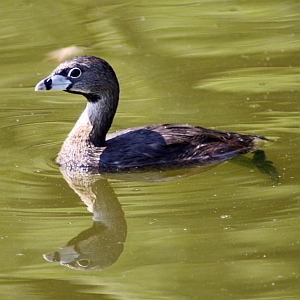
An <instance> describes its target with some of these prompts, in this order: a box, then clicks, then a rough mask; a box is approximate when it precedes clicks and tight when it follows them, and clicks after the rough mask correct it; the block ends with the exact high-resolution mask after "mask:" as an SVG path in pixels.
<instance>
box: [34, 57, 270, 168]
mask: <svg viewBox="0 0 300 300" xmlns="http://www.w3.org/2000/svg"><path fill="white" fill-rule="evenodd" d="M35 90H36V91H40V90H63V91H66V92H69V93H74V94H81V95H83V96H85V97H86V98H87V107H86V109H85V110H84V111H83V113H82V115H81V116H80V118H79V119H78V121H77V123H76V124H75V126H74V128H73V129H72V131H71V132H70V134H69V135H68V137H67V139H66V140H65V142H64V144H63V146H62V148H61V150H60V152H59V154H58V157H57V163H58V164H59V165H64V166H67V167H76V168H77V167H79V168H97V169H99V170H100V171H101V170H103V171H119V170H127V169H136V168H137V169H140V168H145V167H158V168H172V167H182V166H190V165H207V164H213V163H218V162H222V161H226V160H229V159H232V158H235V157H238V156H240V155H243V154H245V153H247V152H250V151H252V150H254V149H256V148H257V147H258V146H260V145H262V144H263V143H264V141H266V140H267V139H266V138H264V137H262V136H256V135H242V134H237V133H231V132H222V131H217V130H211V129H205V128H202V127H195V126H189V125H178V124H162V125H148V126H143V127H135V128H129V129H125V130H121V131H118V132H116V133H112V134H107V132H108V130H109V128H110V126H111V124H112V121H113V118H114V115H115V112H116V109H117V106H118V101H119V84H118V80H117V77H116V75H115V73H114V71H113V69H112V68H111V66H110V65H109V64H108V63H107V62H106V61H104V60H103V59H100V58H98V57H94V56H78V57H75V58H72V59H70V60H67V61H65V62H63V63H62V64H60V65H59V66H58V67H57V68H56V69H55V70H54V71H53V72H52V74H51V75H50V76H49V77H47V78H46V79H44V80H42V81H40V82H39V83H38V84H37V85H36V87H35Z"/></svg>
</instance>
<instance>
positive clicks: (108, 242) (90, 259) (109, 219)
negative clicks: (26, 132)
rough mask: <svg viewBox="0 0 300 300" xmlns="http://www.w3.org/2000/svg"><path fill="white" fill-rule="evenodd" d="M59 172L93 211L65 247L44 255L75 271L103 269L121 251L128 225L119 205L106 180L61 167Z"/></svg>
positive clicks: (113, 260) (47, 258)
mask: <svg viewBox="0 0 300 300" xmlns="http://www.w3.org/2000/svg"><path fill="white" fill-rule="evenodd" d="M68 171H69V170H68ZM61 172H62V174H63V176H64V178H65V180H66V181H67V182H68V184H69V185H70V187H71V188H72V189H73V190H74V191H75V192H76V193H77V194H78V195H79V196H80V198H81V200H82V201H83V202H84V203H85V204H86V205H87V207H88V210H89V211H90V212H91V213H93V221H94V222H93V225H92V227H91V228H88V229H86V230H84V231H82V232H81V233H79V234H78V235H77V236H76V237H74V238H73V239H71V240H70V241H69V242H68V243H67V244H65V245H64V246H62V247H59V248H58V249H56V250H54V251H51V252H49V253H47V254H44V258H45V259H46V260H47V261H49V262H59V263H60V264H61V265H64V266H67V267H69V268H72V269H77V270H88V269H94V270H95V269H98V270H99V269H104V268H106V267H108V266H110V265H112V264H113V263H114V262H115V261H116V260H117V259H118V257H119V256H120V255H121V253H122V251H123V247H124V242H125V239H126V234H127V224H126V220H125V217H124V212H123V210H122V207H121V204H120V203H119V201H118V199H117V196H116V195H115V193H114V191H113V189H112V188H111V187H110V185H109V183H108V181H107V180H106V179H104V178H101V177H100V176H99V175H98V176H97V175H87V174H83V173H72V172H67V170H66V169H63V168H61Z"/></svg>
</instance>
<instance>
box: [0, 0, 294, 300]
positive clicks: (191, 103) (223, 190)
mask: <svg viewBox="0 0 300 300" xmlns="http://www.w3.org/2000/svg"><path fill="white" fill-rule="evenodd" d="M165 3H167V4H163V2H162V1H130V2H125V1H124V2H122V1H109V2H108V1H55V0H54V1H51V2H49V1H48V2H44V1H18V0H17V1H13V2H11V1H2V2H1V4H0V6H1V9H0V16H1V18H0V20H1V21H0V22H1V26H0V41H1V44H0V45H1V47H0V61H1V68H0V92H1V100H0V104H1V106H0V116H1V118H0V120H1V123H0V126H1V136H0V138H1V141H0V143H1V148H0V149H1V150H0V157H1V162H2V164H1V167H0V189H1V193H0V195H1V196H0V214H1V229H0V245H1V246H0V247H1V257H2V260H1V261H2V263H1V264H0V298H1V299H9V300H10V299H24V300H27V299H30V300H31V299H64V300H65V299H172V300H173V299H300V208H299V205H300V203H299V202H300V180H299V178H300V175H299V174H300V163H299V148H300V139H299V131H300V125H299V124H300V123H299V121H300V116H299V107H300V105H299V89H300V84H299V81H300V75H299V71H300V64H299V50H300V37H299V34H300V21H299V14H300V5H299V3H298V1H296V0H294V1H213V0H211V1H194V2H192V1H165ZM71 46H76V47H73V48H68V49H69V51H70V49H73V53H74V55H75V54H81V53H83V54H92V55H97V56H101V57H103V58H105V59H106V60H107V61H108V62H110V64H111V65H112V66H113V67H114V69H115V71H116V73H117V75H118V78H119V81H120V85H121V102H120V105H119V109H118V113H117V115H116V118H115V121H114V123H113V128H112V130H117V129H122V128H125V127H132V126H137V125H143V124H149V123H163V122H165V123H167V122H177V123H189V124H193V125H202V126H205V127H215V128H218V129H222V130H228V131H238V132H243V133H254V134H261V135H265V136H267V137H269V138H271V139H272V140H273V142H271V143H269V144H268V145H267V146H266V147H265V148H264V150H265V153H266V155H267V158H268V160H270V161H272V162H273V165H274V166H275V167H276V169H277V171H278V175H279V182H278V183H276V182H275V181H274V180H273V179H272V178H270V177H269V176H268V175H266V174H264V173H262V172H260V171H259V170H258V169H257V168H255V167H253V166H252V165H251V164H248V165H247V164H246V163H243V162H241V161H236V163H233V162H229V163H224V164H222V165H219V166H216V167H214V168H209V169H205V170H204V169H201V168H198V169H194V170H190V171H188V172H186V173H185V172H183V171H176V172H169V173H151V174H148V173H146V174H137V175H134V176H129V175H128V176H126V177H116V176H108V178H107V179H101V180H100V179H99V178H88V179H87V178H85V179H82V178H81V179H78V182H70V181H69V183H67V181H66V180H65V179H64V178H63V175H62V174H61V172H60V171H59V169H58V167H57V166H56V165H55V164H54V163H53V158H54V157H55V155H56V153H57V152H58V150H59V148H60V145H61V144H62V142H63V140H64V138H65V137H66V135H67V133H68V132H69V130H70V129H71V128H72V126H73V123H74V122H75V120H76V118H77V117H78V115H79V114H80V112H81V110H83V108H84V106H85V100H84V99H83V98H82V97H79V96H76V95H69V94H66V93H53V92H52V93H50V92H48V93H34V92H33V88H34V86H35V84H36V83H37V82H38V81H39V80H40V79H42V78H43V77H44V76H46V75H48V74H49V73H50V72H51V71H52V69H53V68H54V67H55V66H56V65H57V64H58V60H59V59H64V57H65V56H64V55H65V53H66V52H68V51H66V50H65V51H63V50H62V49H63V48H66V47H71ZM54 51H58V52H54ZM251 157H252V156H251V155H249V156H247V158H249V159H250V158H251ZM66 179H67V178H66ZM171 179H172V180H171ZM97 180H98V181H97ZM83 184H84V185H83ZM93 197H94V198H93ZM93 199H100V200H101V201H102V202H101V201H100V202H99V203H98V202H97V203H98V204H97V205H98V206H97V207H96V212H95V211H94V213H95V215H94V219H96V221H93V219H92V217H93V215H92V214H91V213H90V212H89V211H88V210H87V206H86V205H90V204H91V203H90V202H89V201H94V200H93ZM83 201H85V203H84V202H83ZM98 214H99V215H100V219H101V220H104V219H105V222H107V223H105V222H104V223H105V224H108V225H107V228H109V230H110V232H109V234H107V235H106V236H105V243H104V244H105V247H104V246H103V247H102V248H101V247H99V245H100V244H101V241H102V242H103V240H101V239H102V236H100V237H99V235H100V233H99V232H103V230H104V229H103V227H101V226H98V227H99V228H98V227H97V226H96V225H97V218H98V217H99V216H98ZM93 224H94V227H93V228H96V229H95V230H94V229H91V227H92V226H93ZM95 224H96V225H95ZM98 229H99V230H98ZM101 230H102V231H101ZM81 232H84V233H82V234H81V235H80V237H81V240H80V239H79V238H77V240H76V239H75V242H76V241H78V240H80V241H79V243H78V245H77V246H76V250H77V251H86V253H87V254H85V255H86V256H85V258H84V259H82V260H81V261H80V262H79V263H78V265H77V267H78V266H81V267H82V268H83V269H84V268H88V266H87V265H88V263H89V259H90V260H91V256H90V258H89V259H88V258H87V257H89V253H90V252H93V251H94V252H95V253H96V254H95V253H94V254H93V255H94V256H97V257H98V259H99V261H98V262H97V267H96V270H89V271H80V270H74V269H71V268H68V267H66V266H62V265H60V264H58V263H50V262H48V261H46V260H45V259H44V258H43V254H44V253H48V254H49V253H50V254H49V255H50V256H51V251H53V250H55V249H58V248H59V247H61V246H63V245H65V244H66V243H67V242H68V241H70V240H71V239H73V238H74V237H76V236H77V235H79V234H80V233H81ZM105 234H106V233H105ZM125 237H126V240H125V242H124V239H125ZM102 244H103V243H102ZM102 244H101V245H102ZM113 245H118V246H113ZM123 245H124V248H123ZM94 246H95V248H93V247H94ZM93 249H94V250H93ZM60 250H62V249H60ZM50 256H48V258H49V257H50ZM99 269H102V270H99Z"/></svg>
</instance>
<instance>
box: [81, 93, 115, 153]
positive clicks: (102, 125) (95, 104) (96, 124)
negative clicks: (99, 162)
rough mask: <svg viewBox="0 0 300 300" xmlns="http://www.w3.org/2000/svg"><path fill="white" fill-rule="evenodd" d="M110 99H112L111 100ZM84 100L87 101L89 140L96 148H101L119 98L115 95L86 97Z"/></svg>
mask: <svg viewBox="0 0 300 300" xmlns="http://www.w3.org/2000/svg"><path fill="white" fill-rule="evenodd" d="M112 97H114V98H113V99H112ZM86 98H87V99H88V103H87V114H88V118H89V121H90V123H91V125H92V130H91V132H90V133H89V139H90V141H91V142H92V143H93V144H94V145H95V146H96V147H103V146H105V137H106V134H107V132H108V130H109V128H110V127H111V124H112V121H113V118H114V115H115V113H116V110H117V106H118V100H119V97H118V96H116V95H102V96H94V95H92V96H91V95H88V96H86ZM112 100H113V101H112Z"/></svg>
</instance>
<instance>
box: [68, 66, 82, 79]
mask: <svg viewBox="0 0 300 300" xmlns="http://www.w3.org/2000/svg"><path fill="white" fill-rule="evenodd" d="M81 74H82V72H81V70H80V69H79V68H73V69H71V70H70V71H69V73H68V77H71V78H78V77H80V76H81Z"/></svg>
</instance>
